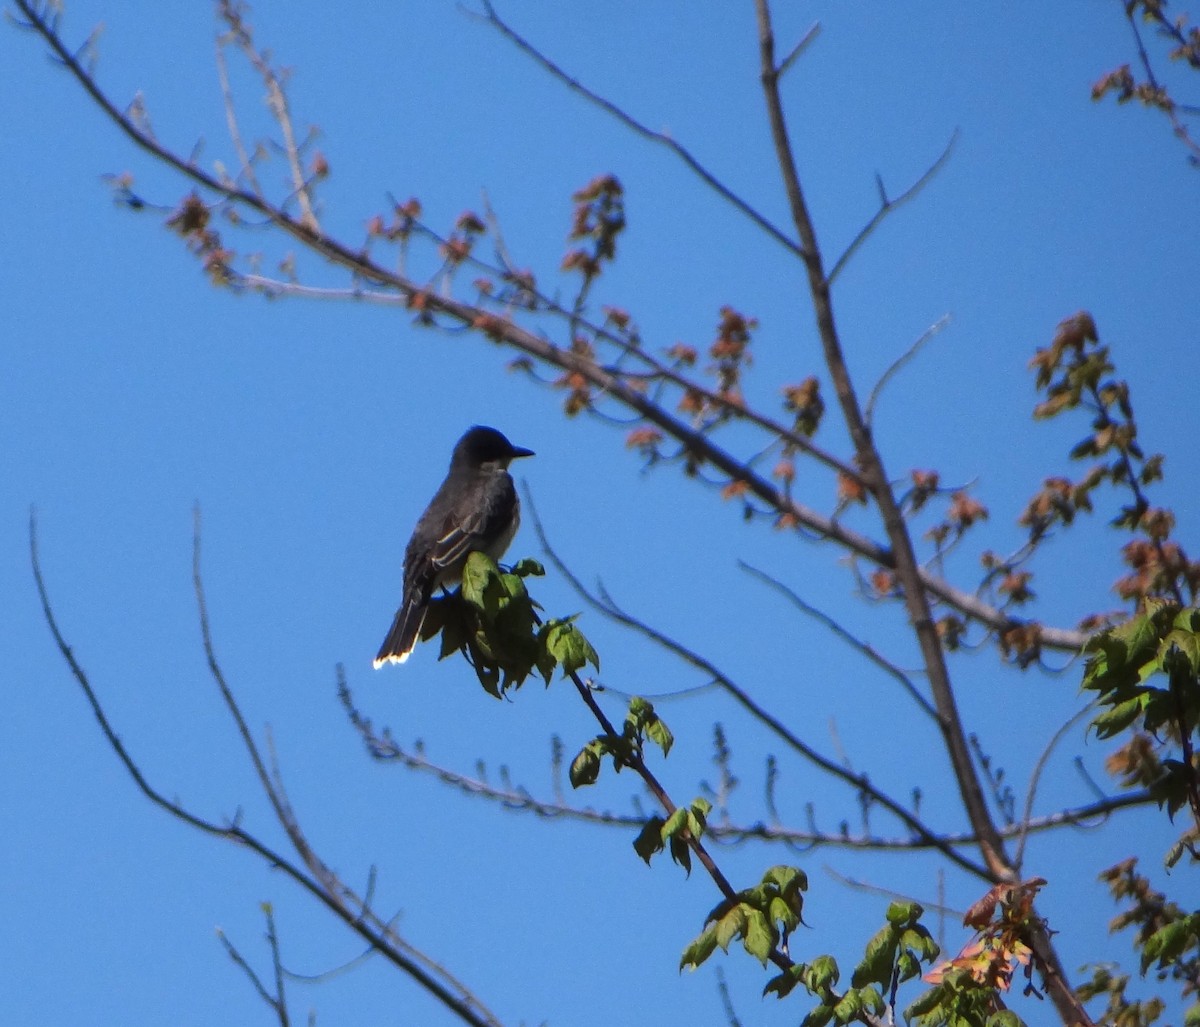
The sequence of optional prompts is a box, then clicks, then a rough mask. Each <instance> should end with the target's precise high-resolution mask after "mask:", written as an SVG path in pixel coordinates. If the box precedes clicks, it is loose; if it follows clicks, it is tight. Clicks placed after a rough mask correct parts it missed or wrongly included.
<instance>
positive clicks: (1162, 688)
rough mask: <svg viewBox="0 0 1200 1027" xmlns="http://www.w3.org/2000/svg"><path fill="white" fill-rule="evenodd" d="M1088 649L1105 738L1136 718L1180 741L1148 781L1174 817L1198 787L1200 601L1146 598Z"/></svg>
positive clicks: (1156, 733) (1099, 729) (1086, 682)
mask: <svg viewBox="0 0 1200 1027" xmlns="http://www.w3.org/2000/svg"><path fill="white" fill-rule="evenodd" d="M1085 651H1086V652H1088V653H1089V654H1090V655H1089V657H1088V661H1087V666H1086V669H1085V671H1084V677H1083V687H1084V688H1085V689H1088V690H1090V691H1094V692H1095V693H1096V694H1097V699H1098V701H1099V704H1100V706H1101V707H1102V709H1101V712H1100V713H1099V714H1097V716H1096V717H1094V718H1093V720H1092V725H1091V726H1092V727H1093V728H1094V729H1095V731H1096V734H1097V735H1098V736H1099V737H1100V738H1111V737H1113V736H1114V735H1116V734H1118V733H1120V732H1121V731H1124V730H1125V729H1126V728H1129V727H1131V726H1135V725H1136V726H1137V727H1139V728H1141V729H1142V730H1143V731H1145V732H1148V733H1149V734H1150V735H1151V736H1153V737H1155V738H1164V737H1166V738H1172V739H1175V740H1177V741H1178V742H1179V743H1180V744H1181V747H1182V749H1183V755H1184V756H1185V758H1184V759H1163V760H1158V761H1156V763H1154V764H1151V765H1152V766H1154V768H1155V769H1156V770H1157V771H1158V776H1157V777H1156V779H1154V780H1152V781H1147V782H1144V783H1145V784H1147V785H1148V786H1149V787H1150V790H1151V794H1152V795H1153V796H1154V798H1155V799H1157V800H1158V804H1159V806H1160V808H1161V807H1166V810H1167V813H1168V815H1169V816H1171V817H1172V818H1174V816H1175V814H1176V813H1177V812H1178V811H1179V809H1180V808H1181V807H1182V806H1184V805H1185V804H1186V803H1188V802H1190V801H1192V800H1193V799H1194V797H1195V793H1196V789H1197V770H1198V768H1197V767H1196V765H1195V758H1194V756H1191V750H1192V743H1191V740H1192V737H1193V736H1195V735H1196V734H1197V733H1198V731H1200V608H1197V607H1186V608H1183V609H1180V608H1179V606H1178V605H1176V604H1175V603H1171V602H1167V601H1165V600H1157V599H1147V600H1146V601H1145V602H1144V603H1143V604H1142V607H1141V610H1140V611H1139V613H1138V614H1137V615H1136V616H1134V617H1132V618H1131V619H1130V620H1128V621H1126V622H1125V623H1124V624H1121V625H1118V626H1117V627H1113V628H1109V629H1108V630H1106V631H1103V632H1100V633H1099V634H1097V635H1094V636H1093V637H1092V638H1091V639H1090V640H1089V641H1088V643H1087V646H1086V647H1085ZM1188 757H1190V758H1188ZM1179 855H1180V853H1179V852H1176V853H1175V854H1174V859H1178V856H1179ZM1174 859H1172V860H1171V862H1174Z"/></svg>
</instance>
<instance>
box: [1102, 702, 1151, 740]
mask: <svg viewBox="0 0 1200 1027" xmlns="http://www.w3.org/2000/svg"><path fill="white" fill-rule="evenodd" d="M1144 704H1145V696H1144V695H1135V696H1134V697H1133V698H1132V699H1126V700H1125V701H1124V702H1120V703H1117V705H1116V706H1114V707H1112V709H1108V710H1104V711H1103V712H1102V713H1099V714H1097V715H1096V716H1095V717H1093V718H1092V725H1091V726H1092V728H1093V730H1095V732H1096V737H1097V738H1102V739H1103V738H1112V736H1113V735H1117V734H1120V733H1121V732H1122V731H1124V730H1125V729H1126V728H1127V727H1129V725H1130V724H1132V723H1133V722H1134V721H1135V720H1137V718H1138V717H1139V716H1141V714H1142V708H1143V706H1144Z"/></svg>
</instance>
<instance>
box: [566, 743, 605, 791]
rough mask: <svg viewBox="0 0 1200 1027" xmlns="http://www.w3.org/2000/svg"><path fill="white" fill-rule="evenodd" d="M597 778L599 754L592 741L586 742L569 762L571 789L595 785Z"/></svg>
mask: <svg viewBox="0 0 1200 1027" xmlns="http://www.w3.org/2000/svg"><path fill="white" fill-rule="evenodd" d="M599 776H600V753H599V752H598V751H597V746H596V743H595V742H594V741H593V742H588V744H587V745H585V746H584V747H583V748H582V749H580V750H579V755H578V756H576V757H575V759H573V760H572V761H571V771H570V778H571V787H572V788H582V787H583V786H584V785H590V784H595V783H596V779H597V778H598V777H599Z"/></svg>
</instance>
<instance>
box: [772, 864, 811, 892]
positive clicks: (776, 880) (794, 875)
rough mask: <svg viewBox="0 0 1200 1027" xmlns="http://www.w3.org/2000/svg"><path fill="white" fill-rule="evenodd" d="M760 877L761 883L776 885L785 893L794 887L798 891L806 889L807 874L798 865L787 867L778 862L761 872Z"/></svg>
mask: <svg viewBox="0 0 1200 1027" xmlns="http://www.w3.org/2000/svg"><path fill="white" fill-rule="evenodd" d="M762 879H763V884H774V885H777V886H778V888H779V890H780V891H781V892H784V893H785V894H786V893H787V892H789V891H791V890H793V889H796V888H798V889H799V890H800V891H807V890H808V875H807V874H805V873H804V871H803V870H801V869H800V868H799V867H789V866H786V865H785V864H782V863H780V864H778V865H776V866H773V867H771V868H770V869H769V870H768V871H767V872H766V873H765V874H763V876H762Z"/></svg>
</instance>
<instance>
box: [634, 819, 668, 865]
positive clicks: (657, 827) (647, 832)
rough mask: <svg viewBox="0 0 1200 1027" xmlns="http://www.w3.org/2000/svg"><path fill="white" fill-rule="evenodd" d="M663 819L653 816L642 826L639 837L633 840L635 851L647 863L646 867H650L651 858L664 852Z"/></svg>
mask: <svg viewBox="0 0 1200 1027" xmlns="http://www.w3.org/2000/svg"><path fill="white" fill-rule="evenodd" d="M662 826H663V819H662V817H657V816H652V817H650V818H648V819H647V820H646V823H645V824H643V825H642V829H641V831H639V832H638V836H637V837H636V838H635V839H634V840H633V851H634V852H636V853H637V854H638V855H639V856H641V857H642V859H644V860H645V861H646V865H647V866H649V865H650V857H651V856H653V855H654V854H655V853H657V852H662V848H663V840H662V833H661V832H662Z"/></svg>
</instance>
